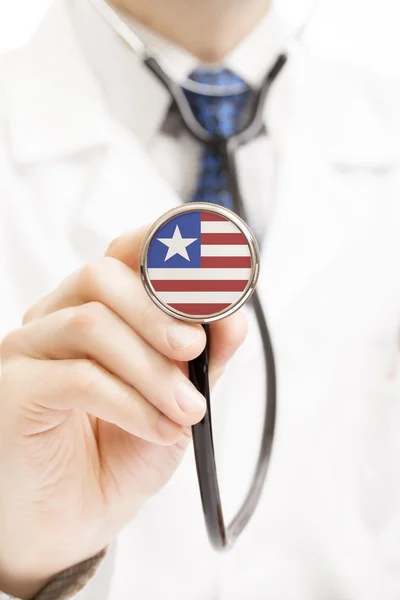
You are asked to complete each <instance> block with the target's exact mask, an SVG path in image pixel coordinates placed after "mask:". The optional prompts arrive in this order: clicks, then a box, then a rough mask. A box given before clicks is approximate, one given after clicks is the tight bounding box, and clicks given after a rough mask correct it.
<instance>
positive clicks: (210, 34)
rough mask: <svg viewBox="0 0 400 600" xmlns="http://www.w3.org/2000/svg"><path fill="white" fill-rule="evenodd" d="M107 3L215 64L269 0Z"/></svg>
mask: <svg viewBox="0 0 400 600" xmlns="http://www.w3.org/2000/svg"><path fill="white" fill-rule="evenodd" d="M110 4H113V5H114V6H115V7H116V8H118V9H120V10H122V11H123V12H125V13H126V14H127V15H129V16H131V17H133V18H134V19H136V20H137V21H139V22H141V23H142V24H144V25H146V26H147V27H149V28H150V29H152V30H153V31H155V32H156V33H159V34H161V35H163V36H164V37H166V38H167V39H169V40H171V41H172V42H174V43H176V44H177V45H179V46H182V47H183V48H185V49H186V50H188V51H189V52H190V53H191V54H193V55H194V56H197V57H198V58H199V59H200V60H201V61H202V62H204V63H218V62H219V61H221V60H222V59H223V57H224V56H225V55H226V54H227V53H228V52H230V51H231V50H232V49H233V48H234V47H235V46H236V45H237V44H238V43H239V42H240V41H241V40H242V39H243V38H244V37H245V36H246V35H247V34H248V33H249V32H250V31H251V30H252V29H253V28H254V27H255V25H256V24H257V23H258V22H259V21H260V19H261V18H262V17H263V15H265V13H266V12H267V11H268V9H269V7H270V4H271V0H111V1H110Z"/></svg>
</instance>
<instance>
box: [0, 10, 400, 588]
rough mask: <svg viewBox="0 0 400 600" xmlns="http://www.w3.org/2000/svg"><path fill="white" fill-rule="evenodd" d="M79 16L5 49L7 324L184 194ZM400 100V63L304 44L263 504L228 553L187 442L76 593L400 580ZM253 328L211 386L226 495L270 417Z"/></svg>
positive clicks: (266, 278) (0, 192)
mask: <svg viewBox="0 0 400 600" xmlns="http://www.w3.org/2000/svg"><path fill="white" fill-rule="evenodd" d="M68 27H69V26H68V24H67V22H66V19H65V15H63V12H62V10H61V8H60V7H56V8H54V9H53V11H52V13H51V15H50V16H49V17H48V18H47V22H46V23H45V25H44V26H43V27H42V29H41V32H40V34H39V36H36V38H35V39H34V41H33V42H32V44H31V45H30V46H28V47H27V48H25V49H23V50H21V51H18V52H17V53H14V54H13V55H11V56H9V57H6V58H5V60H4V61H3V62H2V65H1V76H0V81H1V93H0V107H1V109H0V287H1V314H0V335H3V334H5V333H6V332H7V331H8V330H9V329H11V328H13V327H16V326H18V325H19V323H20V319H21V314H22V313H23V311H24V310H25V309H26V308H27V307H28V306H29V305H30V304H31V303H33V302H34V301H36V300H37V299H38V298H40V297H41V296H42V295H44V294H46V293H47V292H48V291H50V290H51V289H53V288H54V286H56V285H57V283H58V282H59V281H60V279H62V278H63V277H64V276H65V275H67V274H68V273H69V272H71V271H72V270H74V269H76V268H78V267H79V266H81V265H82V264H84V263H85V262H87V261H90V260H92V259H94V258H96V257H98V256H100V255H101V254H102V253H103V252H104V250H105V248H106V246H107V244H108V243H109V241H110V240H111V239H112V238H114V237H115V236H117V235H119V234H120V233H121V232H123V231H125V230H126V229H127V228H135V227H136V226H138V225H141V224H143V223H148V222H152V221H153V220H154V219H155V218H157V217H158V216H159V215H160V214H162V213H163V212H164V211H165V210H166V209H168V208H170V207H172V206H174V205H177V204H179V202H180V200H179V198H178V197H177V196H176V195H175V193H174V192H173V191H172V190H171V189H170V188H169V187H168V185H167V184H166V183H165V181H164V180H163V179H162V178H161V177H160V175H159V174H158V173H157V172H156V170H155V169H154V167H153V165H152V164H151V162H150V160H149V158H148V156H147V154H146V153H145V151H144V150H143V148H142V147H141V145H140V144H139V143H138V141H137V140H136V139H135V138H134V137H133V136H132V134H131V133H130V132H128V131H126V130H124V129H123V128H121V126H120V125H119V124H118V123H116V122H115V121H114V119H113V117H112V115H110V114H109V112H108V111H107V108H106V106H105V105H104V103H103V99H102V96H101V90H100V89H99V86H98V83H97V82H96V80H95V79H94V78H93V76H92V74H91V73H90V71H89V69H88V67H87V66H86V64H85V62H84V61H83V59H82V56H81V55H80V53H79V50H78V48H77V46H76V45H75V44H74V43H73V42H72V41H71V35H70V32H69V29H68ZM399 107H400V88H399V85H398V83H397V82H396V81H395V80H392V81H389V80H381V81H378V80H377V79H376V78H374V77H372V76H369V75H367V74H365V73H360V72H358V71H357V70H355V69H353V68H351V67H350V66H348V65H345V64H337V63H335V61H333V60H330V59H328V58H326V57H318V56H317V55H316V53H314V52H313V51H312V50H310V49H307V48H303V49H302V50H301V51H300V52H299V53H298V54H297V55H296V56H293V57H292V59H291V60H290V62H289V64H288V66H287V68H286V70H285V72H284V74H283V75H282V77H280V79H279V82H277V83H276V87H275V88H274V91H273V93H272V96H271V100H270V102H269V104H268V108H267V115H266V116H267V122H268V124H269V130H270V135H271V139H272V140H273V142H274V144H275V147H276V149H277V154H278V170H277V176H276V197H275V198H274V202H273V206H271V210H270V211H269V214H270V217H269V222H268V227H267V230H266V235H265V238H264V240H263V243H262V269H261V277H260V282H259V290H260V294H261V296H262V299H263V302H264V307H265V310H266V313H267V316H268V320H269V323H270V328H271V332H272V336H273V342H274V346H275V352H276V360H277V373H278V392H279V403H278V419H277V430H276V440H275V445H274V453H273V459H272V463H271V470H270V473H269V477H268V483H267V486H266V489H265V492H264V495H263V497H262V502H261V505H260V507H259V509H258V511H257V513H256V515H255V517H254V519H253V521H252V522H251V524H250V526H249V528H248V529H247V530H246V532H245V533H244V534H243V537H242V539H241V540H240V542H239V543H238V545H237V547H236V548H235V549H234V550H233V551H232V552H231V553H229V554H227V555H224V556H218V555H216V554H214V552H213V551H212V550H211V549H210V548H209V545H208V542H207V539H206V535H205V531H204V524H203V521H202V515H201V507H200V502H199V497H198V489H197V485H196V478H195V469H194V463H193V457H192V453H191V452H189V453H188V455H187V457H186V459H185V461H184V463H183V465H182V467H181V468H180V469H179V470H178V473H177V474H176V476H174V478H173V479H172V481H171V482H170V483H169V484H168V485H167V486H166V488H165V489H164V490H163V491H162V492H161V493H160V494H159V495H158V496H157V497H156V498H154V499H153V500H152V501H151V502H149V504H148V506H147V507H146V508H145V509H144V510H143V511H142V513H141V514H140V516H139V517H138V518H137V519H136V520H135V521H134V522H133V523H132V524H130V525H129V526H128V527H127V528H126V529H125V530H124V531H123V532H122V534H121V536H120V538H119V543H118V544H117V545H116V546H114V547H113V548H111V549H110V552H109V555H108V557H107V558H106V560H105V561H104V563H103V564H102V566H101V568H100V569H99V571H98V573H97V575H96V577H95V578H94V579H93V580H92V582H91V583H90V584H89V585H88V586H87V587H86V588H85V589H84V590H83V591H82V592H81V593H80V594H79V598H81V599H84V600H106V598H109V599H110V600H128V599H132V598H135V599H136V600H159V599H160V598H167V599H171V600H188V599H190V600H243V598H248V599H249V600H265V599H266V598H273V600H339V599H340V600H346V599H351V600H377V599H378V598H379V600H398V598H399V597H400V467H399V456H400V435H399V432H400V369H399V366H400V365H399V338H398V332H399V309H400V302H399V300H400V290H399V283H400V260H399V257H400V219H399V209H400V175H399V173H400V169H399V167H400V118H399V115H400V109H399ZM262 168H263V167H262V165H260V169H262ZM244 177H245V173H244ZM266 201H267V199H266ZM269 201H270V200H269ZM253 325H254V324H253V323H252V322H251V327H250V334H249V338H248V340H247V342H246V343H245V345H244V346H243V348H242V349H241V351H240V352H239V353H238V355H237V357H235V359H234V360H233V361H232V364H231V365H230V366H229V368H228V370H227V373H226V374H225V376H224V380H223V381H222V382H221V384H220V386H219V389H218V390H217V392H216V396H215V399H214V404H215V422H216V435H217V450H218V462H219V466H220V469H221V477H222V480H223V498H224V501H225V504H226V505H227V507H228V508H227V510H228V512H232V511H233V510H234V508H235V505H237V503H238V501H239V499H240V494H241V493H242V492H243V490H244V489H245V486H246V482H247V481H248V478H249V473H250V465H251V464H252V459H253V458H254V455H255V452H256V449H257V443H256V442H257V438H256V435H255V433H256V432H258V431H259V429H260V422H261V414H262V403H263V385H264V382H263V377H262V376H261V375H262V363H261V358H260V357H261V356H262V354H261V347H260V341H259V339H258V336H257V333H256V332H255V330H254V327H253ZM260 372H261V375H260Z"/></svg>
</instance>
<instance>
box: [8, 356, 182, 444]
mask: <svg viewBox="0 0 400 600" xmlns="http://www.w3.org/2000/svg"><path fill="white" fill-rule="evenodd" d="M13 369H15V370H16V372H17V374H20V373H21V372H23V373H24V380H25V381H30V382H35V385H34V386H32V385H30V386H25V385H24V383H23V382H21V385H20V386H19V390H18V393H19V394H18V402H17V403H16V402H15V393H14V394H13V395H12V394H9V395H8V394H7V389H5V390H4V392H5V393H4V398H5V399H6V401H7V398H8V397H11V396H13V406H12V407H11V410H10V411H9V412H8V414H16V415H17V418H16V419H15V420H14V421H11V425H10V427H11V429H12V430H14V429H15V428H16V427H17V428H20V429H21V431H18V433H21V434H23V435H35V434H38V433H42V432H43V431H46V430H47V429H50V428H53V427H55V426H57V425H59V424H60V423H62V422H63V421H64V420H65V419H66V418H67V417H68V414H69V412H70V411H71V410H80V411H84V412H86V413H88V414H90V415H92V416H94V417H97V418H99V419H102V420H104V421H107V422H109V423H113V424H115V425H117V426H118V427H120V428H121V429H123V430H124V431H127V432H128V433H130V434H132V435H134V436H137V437H140V438H141V439H143V440H146V441H149V442H152V443H154V444H160V445H170V444H175V443H176V442H177V441H178V440H179V439H180V437H181V436H182V435H183V431H184V429H183V427H181V426H180V425H177V424H176V423H174V422H173V421H171V420H169V419H168V418H167V417H166V416H165V415H163V414H162V413H161V412H160V411H158V410H157V409H156V408H155V407H154V406H152V405H151V404H150V403H149V402H147V401H146V399H145V398H144V397H143V396H142V395H141V394H140V393H139V392H137V390H134V389H133V388H132V387H130V386H129V385H127V384H126V383H124V382H122V381H121V380H120V379H118V377H115V376H113V375H111V374H110V373H108V372H107V371H106V370H104V369H103V368H102V367H100V366H99V365H97V364H96V363H94V362H93V361H90V360H87V359H82V360H73V359H72V360H58V361H45V360H31V359H27V358H24V357H23V358H19V359H17V360H15V361H13V362H12V363H10V365H7V366H6V367H5V370H4V378H2V386H7V381H8V380H9V379H10V380H15V374H13V373H12V370H13ZM10 370H11V373H10ZM19 409H20V410H19ZM21 409H22V410H21ZM20 413H21V414H22V417H23V418H22V419H21V414H20Z"/></svg>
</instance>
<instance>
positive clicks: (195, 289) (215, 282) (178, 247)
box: [139, 203, 260, 323]
mask: <svg viewBox="0 0 400 600" xmlns="http://www.w3.org/2000/svg"><path fill="white" fill-rule="evenodd" d="M139 263H140V264H139V267H140V274H141V278H142V282H143V285H144V287H145V289H146V291H147V293H148V294H149V296H150V298H151V299H152V300H153V302H154V303H155V304H156V305H157V306H158V307H159V308H160V309H161V310H163V311H164V312H166V313H167V314H169V315H170V316H172V317H175V318H176V319H180V320H183V321H187V322H192V323H211V322H213V321H217V320H219V319H222V318H224V317H227V316H229V315H230V314H232V313H234V312H235V311H236V310H238V309H239V308H240V307H241V306H242V305H243V304H245V302H247V300H249V298H250V297H251V295H252V294H253V292H254V290H255V286H256V283H257V279H258V274H259V268H260V260H259V251H258V247H257V242H256V239H255V237H254V234H253V233H252V231H251V230H250V228H249V227H248V226H247V225H246V223H245V222H244V221H243V220H242V219H240V218H239V217H238V216H237V215H236V214H235V213H234V212H232V211H231V210H229V209H227V208H224V207H221V206H218V205H215V204H208V203H191V204H185V205H182V206H179V207H177V208H174V209H172V210H170V211H168V212H167V213H166V214H164V215H163V216H162V217H160V218H159V219H158V220H157V221H156V222H155V223H154V224H153V226H152V227H151V228H150V230H149V231H148V232H147V234H146V236H145V239H144V241H143V243H142V247H141V251H140V257H139Z"/></svg>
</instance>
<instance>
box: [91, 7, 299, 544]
mask: <svg viewBox="0 0 400 600" xmlns="http://www.w3.org/2000/svg"><path fill="white" fill-rule="evenodd" d="M90 1H91V3H92V4H93V6H94V7H95V8H96V9H97V10H98V11H99V12H100V14H101V15H102V16H103V17H104V18H105V19H106V20H107V21H108V22H109V23H110V24H111V25H112V26H113V28H114V30H115V31H117V33H118V34H119V35H120V36H121V37H122V39H124V40H125V41H126V42H127V43H128V44H129V46H130V47H131V48H132V49H133V50H134V52H135V54H136V55H137V56H138V57H139V58H140V60H141V61H142V62H143V64H144V65H145V66H146V67H147V68H148V69H149V70H150V71H151V72H152V73H153V74H154V76H155V77H156V78H157V79H158V80H159V81H160V82H161V83H162V84H163V86H164V87H165V88H166V89H167V91H168V92H169V94H170V95H171V98H172V100H173V102H174V104H175V106H176V108H177V109H178V111H179V114H180V116H181V119H182V122H183V124H184V125H185V127H186V129H187V131H188V132H189V133H190V134H191V135H192V136H193V137H194V138H195V139H196V140H198V141H200V142H201V143H203V144H208V145H212V146H213V147H214V148H215V150H216V151H217V152H219V153H220V155H221V156H222V157H223V160H224V162H225V166H226V173H227V176H228V181H229V188H230V193H231V197H232V204H233V207H232V208H233V211H234V212H235V213H236V214H237V215H238V216H239V217H240V218H241V219H242V220H243V221H246V211H245V207H244V203H243V199H242V194H241V190H240V185H239V180H238V170H237V165H236V153H237V150H238V148H239V147H240V146H242V145H244V144H247V143H248V142H250V141H251V140H254V139H255V138H256V137H257V136H258V135H260V133H262V132H263V131H266V128H265V124H264V108H265V105H266V101H267V98H268V95H269V91H270V89H271V86H272V83H273V82H274V81H275V80H276V78H277V77H278V75H279V74H280V73H281V71H282V69H283V67H284V66H285V64H286V62H287V60H288V55H289V53H290V50H291V48H293V45H292V47H291V48H290V47H289V49H288V50H286V51H285V52H282V53H281V54H279V55H278V56H277V58H276V60H275V61H274V63H273V65H272V67H271V69H270V70H269V72H268V73H267V75H266V76H265V78H264V80H263V82H262V85H261V86H260V88H259V90H258V92H257V94H256V98H255V102H254V105H253V110H252V114H251V115H250V117H249V119H248V121H247V123H246V124H245V126H244V127H243V128H242V130H241V131H240V132H239V133H236V134H235V135H233V136H232V137H230V138H228V139H225V138H221V137H219V136H213V135H211V134H210V133H209V132H208V131H207V130H206V129H204V128H203V127H202V126H201V125H200V123H199V122H198V121H197V120H196V118H195V117H194V115H193V113H192V110H191V108H190V106H189V103H188V101H187V99H186V96H185V94H184V91H183V89H182V86H181V85H180V84H178V83H176V82H175V81H174V80H173V78H172V77H170V76H169V75H168V74H167V73H166V71H165V70H164V69H163V68H162V66H161V64H160V61H159V60H157V59H156V58H155V57H154V56H152V55H151V53H150V52H149V51H148V49H147V48H146V46H145V45H144V44H143V43H142V41H141V40H140V39H139V38H138V37H137V36H136V35H135V33H134V32H133V31H132V29H131V28H130V27H129V26H128V25H127V23H125V21H124V20H123V19H122V17H120V16H119V15H118V13H117V12H116V11H115V10H114V9H112V8H111V7H110V6H109V5H108V4H107V2H106V0H90ZM308 21H309V20H308ZM308 21H307V24H308ZM303 29H304V25H303V27H302V28H301V29H300V30H298V31H297V32H296V34H294V35H293V36H292V38H291V42H297V41H298V39H299V37H300V34H301V33H302V32H303ZM185 87H186V88H188V89H191V90H194V91H197V92H200V93H205V94H210V93H211V94H216V93H217V94H224V95H227V94H237V93H240V91H242V90H240V89H238V86H237V85H236V86H234V87H233V86H231V87H230V88H221V87H218V88H214V87H213V86H209V85H205V84H198V83H195V82H189V83H188V84H185ZM210 88H211V89H210ZM251 301H252V307H253V310H254V313H255V316H256V319H257V323H258V327H259V330H260V334H261V340H262V345H263V351H264V363H265V369H266V374H267V377H266V404H265V416H264V423H263V429H262V437H261V445H260V450H259V454H258V459H257V463H256V467H255V470H254V474H253V478H252V482H251V485H250V488H249V490H248V492H247V495H246V497H245V499H244V501H243V503H242V505H241V507H240V509H239V511H238V512H237V514H236V515H235V517H234V518H233V519H232V521H231V522H230V523H229V524H228V525H227V524H226V523H225V520H224V515H223V510H222V503H221V497H220V490H219V485H218V477H217V470H216V462H215V452H214V442H213V433H212V423H211V405H210V389H209V382H208V360H209V356H208V354H209V351H208V349H209V343H207V346H206V348H205V350H204V352H203V353H202V354H201V355H200V356H199V357H198V358H197V359H195V360H193V361H190V363H189V377H190V380H191V381H192V382H193V383H194V385H195V386H196V387H197V389H198V390H199V391H200V392H201V393H202V394H203V395H204V396H205V398H206V401H207V412H206V414H205V417H204V419H203V420H202V421H201V422H200V423H199V424H198V425H195V426H194V427H193V444H194V451H195V459H196V467H197V474H198V480H199V487H200V494H201V500H202V506H203V512H204V517H205V523H206V528H207V532H208V536H209V539H210V542H211V544H212V546H213V547H214V549H216V550H218V551H222V550H228V549H230V548H232V546H233V545H234V543H235V542H236V540H237V539H238V537H239V536H240V534H241V533H242V532H243V530H244V529H245V527H246V526H247V524H248V522H249V520H250V519H251V517H252V515H253V513H254V511H255V509H256V507H257V505H258V502H259V500H260V496H261V493H262V490H263V487H264V483H265V480H266V476H267V472H268V467H269V463H270V457H271V451H272V444H273V439H274V431H275V418H276V398H277V384H276V369H275V359H274V351H273V346H272V342H271V336H270V333H269V329H268V325H267V321H266V318H265V315H264V311H263V308H262V304H261V302H260V299H259V296H258V294H257V291H256V290H255V291H254V293H253V295H252V297H251ZM204 328H205V330H206V333H207V339H208V342H209V339H210V331H209V325H204Z"/></svg>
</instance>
